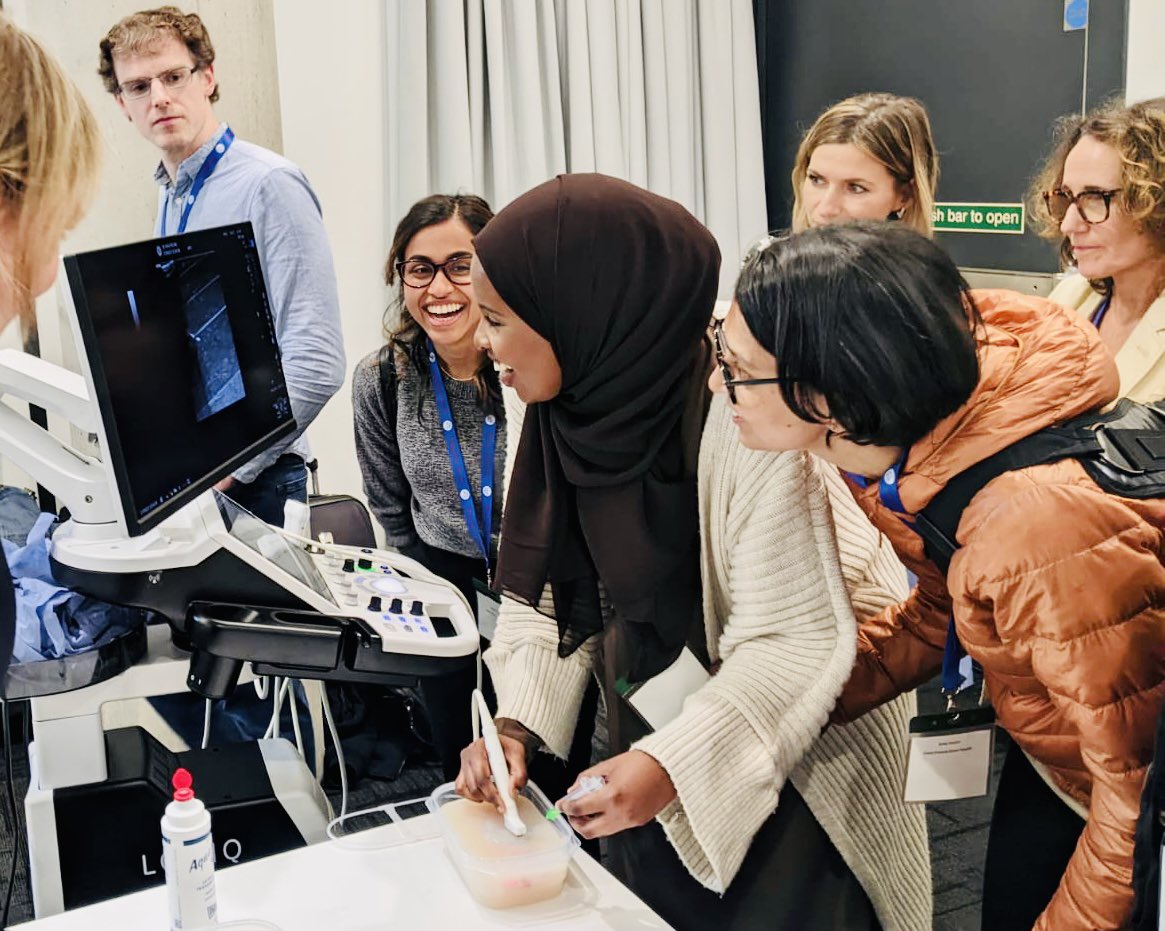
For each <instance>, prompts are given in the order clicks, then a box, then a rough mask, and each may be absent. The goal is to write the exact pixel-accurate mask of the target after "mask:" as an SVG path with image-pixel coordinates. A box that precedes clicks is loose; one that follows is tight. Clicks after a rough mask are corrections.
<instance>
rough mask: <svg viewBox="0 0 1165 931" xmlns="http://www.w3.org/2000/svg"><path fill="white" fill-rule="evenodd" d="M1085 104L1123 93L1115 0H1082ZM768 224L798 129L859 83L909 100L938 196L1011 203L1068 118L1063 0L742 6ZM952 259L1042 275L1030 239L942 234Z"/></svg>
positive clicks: (1070, 35)
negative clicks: (916, 103) (753, 57)
mask: <svg viewBox="0 0 1165 931" xmlns="http://www.w3.org/2000/svg"><path fill="white" fill-rule="evenodd" d="M1091 7H1092V9H1091V23H1090V26H1089V30H1090V34H1089V35H1088V69H1087V70H1088V75H1087V84H1088V92H1087V102H1088V106H1089V107H1092V106H1095V105H1096V104H1097V103H1099V102H1100V101H1102V100H1104V99H1105V98H1106V97H1109V96H1111V95H1113V94H1116V93H1121V92H1123V90H1124V70H1125V52H1124V49H1125V24H1126V20H1127V3H1126V2H1125V0H1093V2H1092V4H1091ZM753 8H754V12H755V16H756V29H757V58H758V64H759V68H760V84H761V119H762V127H763V132H764V156H765V183H766V189H767V193H768V217H769V225H770V226H771V227H773V228H774V229H777V228H783V227H785V226H787V225H788V223H789V217H790V212H791V208H792V202H793V198H792V192H791V190H790V186H789V172H790V171H791V170H792V165H793V156H794V154H795V152H796V149H797V143H798V142H799V141H800V137H801V134H802V133H803V132H804V131H805V129H807V128H808V127H809V126H810V125H811V124H812V122H813V120H814V119H815V118H816V116H817V114H818V113H820V112H821V111H822V110H824V109H825V108H826V107H827V106H829V104H831V103H833V102H835V101H837V100H840V99H842V98H843V97H848V96H849V95H851V94H855V93H860V92H862V91H889V92H891V93H895V94H906V95H910V96H913V97H918V98H919V99H920V100H922V102H923V103H924V104H925V105H926V107H927V109H928V110H929V111H930V118H931V125H932V126H933V128H934V134H935V140H936V144H937V145H938V149H939V152H940V157H941V178H940V180H939V189H938V200H939V201H946V202H1019V201H1022V200H1023V199H1024V195H1025V194H1026V192H1027V186H1028V183H1029V181H1030V179H1031V178H1032V177H1033V176H1034V174H1035V172H1036V170H1037V168H1038V166H1039V164H1040V162H1041V160H1042V159H1043V157H1044V156H1045V154H1046V153H1047V151H1048V149H1049V147H1050V143H1051V138H1052V136H1051V134H1052V126H1053V123H1054V121H1055V120H1056V118H1057V117H1059V116H1061V115H1063V114H1067V113H1072V112H1078V111H1079V109H1080V104H1081V97H1082V91H1083V82H1084V51H1085V35H1084V32H1083V31H1077V32H1064V31H1063V27H1062V23H1063V14H1064V3H1063V0H753ZM939 241H940V242H941V243H942V244H943V246H945V247H946V248H947V249H948V250H949V251H950V253H951V254H952V255H953V256H954V258H955V260H956V261H957V262H958V263H959V264H960V265H962V266H973V267H980V268H1000V269H1016V270H1024V271H1054V270H1055V269H1056V267H1057V265H1056V251H1055V249H1054V248H1053V247H1052V246H1050V245H1049V244H1047V243H1045V242H1044V241H1043V240H1041V239H1039V237H1037V236H1036V235H1035V234H1034V233H1032V232H1030V224H1029V231H1028V232H1025V233H1024V234H1023V235H1022V236H1017V235H1003V234H984V233H941V234H939Z"/></svg>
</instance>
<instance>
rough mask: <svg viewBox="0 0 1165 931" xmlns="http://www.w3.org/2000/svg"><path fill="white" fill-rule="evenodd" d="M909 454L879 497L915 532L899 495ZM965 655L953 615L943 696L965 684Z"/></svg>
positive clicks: (885, 479) (886, 476)
mask: <svg viewBox="0 0 1165 931" xmlns="http://www.w3.org/2000/svg"><path fill="white" fill-rule="evenodd" d="M909 452H910V450H905V451H904V452H903V453H902V457H901V458H900V459H899V460H898V461H897V462H896V463H894V465H892V466H890V468H888V469H887V470H886V471H885V473H883V475H882V478H881V480H880V481H879V482H878V497H879V498H880V499H881V501H882V504H884V505H885V506H886V507H888V508H889V509H890V510H892V511H893V512H894V513H895V514H897V515H898V516H899V517H900V518H902V522H903V523H904V524H906V526H907V527H910V529H911V530H913V529H914V525H913V524H912V523H911V522H910V521H908V520H906V517H908V516H909V515H908V513H907V511H906V508H905V507H903V505H902V498H901V496H900V495H899V494H898V479H899V478H901V477H902V470H903V469H905V468H906V457H907V455H908V454H909ZM852 477H853V476H851V478H852ZM859 484H862V487H863V488H864V487H865V479H864V478H863V479H862V481H861V482H859ZM916 532H917V531H916ZM965 655H966V651H964V650H963V645H962V644H961V643H959V637H958V635H957V634H956V633H955V618H954V615H952V616H951V618H950V620H949V621H948V622H947V642H946V644H944V646H943V675H942V681H943V694H944V695H946V696H947V697H948V698H949V699H953V698H954V696H955V693H956V692H958V691H959V686H961V685H962V684H963V676H962V674H961V673H960V672H959V660H960V659H962V658H963V656H965Z"/></svg>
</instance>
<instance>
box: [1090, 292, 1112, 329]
mask: <svg viewBox="0 0 1165 931" xmlns="http://www.w3.org/2000/svg"><path fill="white" fill-rule="evenodd" d="M1111 303H1112V297H1106V298H1105V299H1104V300H1103V301H1101V302H1100V306H1099V307H1097V308H1096V310H1094V311H1093V312H1092V325H1093V326H1094V327H1096V328H1097V329H1098V330H1099V329H1100V322H1101V321H1102V320H1103V319H1104V315H1105V314H1107V313H1108V305H1109V304H1111Z"/></svg>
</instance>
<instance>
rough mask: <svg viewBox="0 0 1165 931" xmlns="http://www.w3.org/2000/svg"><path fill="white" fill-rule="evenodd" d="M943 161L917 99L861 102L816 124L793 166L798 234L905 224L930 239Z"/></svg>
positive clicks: (849, 101)
mask: <svg viewBox="0 0 1165 931" xmlns="http://www.w3.org/2000/svg"><path fill="white" fill-rule="evenodd" d="M938 171H939V168H938V153H937V152H936V151H935V147H934V137H933V136H932V135H931V131H930V119H929V118H928V117H927V115H926V108H925V107H923V105H922V104H921V103H920V102H919V101H917V100H915V99H914V98H913V97H898V96H896V95H894V94H858V95H857V96H855V97H847V98H846V99H845V100H842V101H840V102H839V103H835V104H834V105H833V106H832V107H830V108H829V109H828V110H826V111H825V112H824V113H822V114H821V116H819V117H818V118H817V121H816V122H815V123H814V124H813V126H812V127H810V129H809V132H807V133H806V134H805V138H803V139H802V140H801V145H800V147H799V148H798V149H797V158H796V160H795V161H794V163H793V197H794V200H793V229H794V230H795V231H798V232H799V231H801V230H804V229H808V228H809V227H811V226H826V225H828V224H830V223H843V222H845V221H847V220H901V221H902V222H903V223H905V224H906V225H907V226H909V227H910V228H911V229H914V230H916V231H918V232H919V233H922V234H923V235H924V236H930V235H932V234H933V232H934V230H933V227H932V225H931V213H932V211H933V210H934V192H935V188H936V187H937V186H938Z"/></svg>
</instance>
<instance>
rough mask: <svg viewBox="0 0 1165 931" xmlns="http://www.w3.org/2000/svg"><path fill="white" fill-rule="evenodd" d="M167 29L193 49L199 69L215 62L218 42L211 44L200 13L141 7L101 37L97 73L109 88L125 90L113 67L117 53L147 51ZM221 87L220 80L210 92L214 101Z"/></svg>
mask: <svg viewBox="0 0 1165 931" xmlns="http://www.w3.org/2000/svg"><path fill="white" fill-rule="evenodd" d="M167 32H169V33H171V34H172V35H173V36H174V38H176V39H177V40H178V41H179V42H182V43H183V44H184V45H185V46H186V48H187V49H189V50H190V55H191V56H192V57H193V58H194V68H195V70H196V71H198V70H202V69H204V68H206V67H208V66H210V65H213V64H214V45H212V44H211V41H210V34H209V33H207V31H206V26H205V25H203V22H202V20H201V19H200V18H199V16H198V14H197V13H183V12H182V11H181V10H180V9H178V7H176V6H160V7H158V8H157V9H156V10H141V11H140V12H137V13H133V14H131V15H129V16H127V17H126V18H125V19H123V20H121V21H120V22H119V23H117V24H116V25H115V26H114V27H113V28H112V29H110V30H109V32H107V33H106V34H105V38H104V39H102V40H101V45H100V49H101V53H100V57H99V58H98V60H97V74H98V75H100V77H101V81H102V83H103V84H104V85H105V89H106V90H107V91H109V93H111V94H114V95H117V94H120V93H121V86H120V85H119V84H118V82H117V74H116V72H115V71H114V70H113V57H114V56H115V55H124V54H127V53H129V54H133V53H137V52H142V51H147V50H149V49H150V48H151V47H153V45H154V44H155V43H156V42H157V41H158V40H159V39H161V38H164V34H165V33H167ZM218 90H219V88H218V82H217V81H216V82H215V86H214V91H213V93H211V95H210V102H211V103H214V102H215V101H217V100H218Z"/></svg>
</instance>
